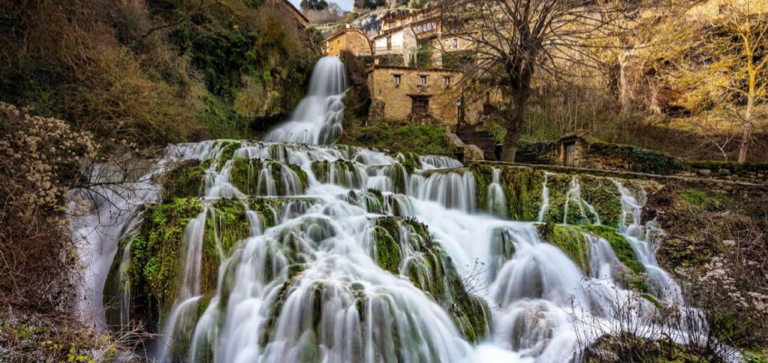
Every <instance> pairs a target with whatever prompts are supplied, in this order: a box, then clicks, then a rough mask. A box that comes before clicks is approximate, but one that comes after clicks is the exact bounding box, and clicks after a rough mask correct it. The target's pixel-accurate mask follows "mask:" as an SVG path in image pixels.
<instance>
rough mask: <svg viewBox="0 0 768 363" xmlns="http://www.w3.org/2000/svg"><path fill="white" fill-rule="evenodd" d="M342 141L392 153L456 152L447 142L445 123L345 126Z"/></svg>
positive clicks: (389, 123) (430, 153)
mask: <svg viewBox="0 0 768 363" xmlns="http://www.w3.org/2000/svg"><path fill="white" fill-rule="evenodd" d="M361 123H362V122H361ZM339 143H343V144H348V145H358V146H365V147H374V148H377V149H381V150H390V151H392V152H413V153H416V154H419V155H448V156H452V154H453V150H451V149H450V148H449V147H448V145H447V144H446V143H445V127H444V126H440V125H426V124H413V123H409V122H405V121H403V122H397V121H386V122H382V123H380V124H377V125H372V126H360V127H357V128H354V129H352V130H347V129H345V130H344V133H343V134H342V136H341V138H340V139H339Z"/></svg>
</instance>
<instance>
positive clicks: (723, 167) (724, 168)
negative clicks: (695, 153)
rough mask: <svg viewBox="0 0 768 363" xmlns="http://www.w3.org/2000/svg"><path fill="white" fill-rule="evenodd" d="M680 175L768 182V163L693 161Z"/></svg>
mask: <svg viewBox="0 0 768 363" xmlns="http://www.w3.org/2000/svg"><path fill="white" fill-rule="evenodd" d="M677 175H680V176H687V177H694V176H695V177H703V178H714V179H720V180H730V181H741V182H748V183H755V184H768V164H739V163H735V162H720V161H692V162H688V163H686V165H685V170H682V171H680V172H678V173H677Z"/></svg>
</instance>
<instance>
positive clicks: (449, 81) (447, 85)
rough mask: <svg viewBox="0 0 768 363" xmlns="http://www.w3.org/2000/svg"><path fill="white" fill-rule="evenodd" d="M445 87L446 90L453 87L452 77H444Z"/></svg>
mask: <svg viewBox="0 0 768 363" xmlns="http://www.w3.org/2000/svg"><path fill="white" fill-rule="evenodd" d="M443 85H444V86H445V88H450V87H451V77H450V76H445V77H443Z"/></svg>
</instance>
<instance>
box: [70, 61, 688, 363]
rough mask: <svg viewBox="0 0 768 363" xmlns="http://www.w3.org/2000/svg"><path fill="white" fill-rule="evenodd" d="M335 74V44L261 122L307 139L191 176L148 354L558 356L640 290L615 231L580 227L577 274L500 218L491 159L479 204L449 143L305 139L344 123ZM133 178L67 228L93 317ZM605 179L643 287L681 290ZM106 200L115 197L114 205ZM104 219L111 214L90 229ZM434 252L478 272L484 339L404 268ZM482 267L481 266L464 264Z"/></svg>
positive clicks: (265, 147) (575, 188) (132, 215)
mask: <svg viewBox="0 0 768 363" xmlns="http://www.w3.org/2000/svg"><path fill="white" fill-rule="evenodd" d="M339 72H340V73H339ZM343 78H344V76H343V66H341V65H340V62H339V61H338V59H335V58H324V59H323V60H321V61H320V63H318V66H317V67H316V70H315V73H314V75H313V79H312V89H311V90H310V95H309V96H308V99H305V100H304V101H302V104H301V105H300V106H299V108H298V109H297V110H296V112H295V113H294V116H293V117H292V119H293V120H292V121H289V122H287V123H286V124H284V125H282V126H280V127H279V128H277V129H275V130H273V131H272V133H270V135H269V136H268V139H270V140H282V141H298V142H305V144H298V143H275V142H264V143H260V142H242V143H240V144H239V147H238V149H237V150H235V151H234V157H235V158H242V159H247V160H253V161H258V162H260V163H261V164H259V165H262V166H263V167H262V168H261V169H260V170H259V171H258V174H256V170H255V169H252V168H253V167H251V169H249V174H253V175H251V176H250V178H251V179H252V180H253V183H248V187H247V188H246V190H241V189H238V188H237V187H235V185H234V183H233V181H232V173H233V165H234V163H233V161H232V160H229V161H226V162H224V163H222V164H221V165H218V163H216V162H213V163H210V165H209V166H208V169H207V171H206V177H205V179H204V180H201V195H200V196H201V197H202V199H203V200H204V208H203V211H202V213H200V215H199V216H198V217H197V218H193V219H192V220H191V221H190V222H189V225H188V226H187V228H186V230H185V233H184V241H183V248H184V252H183V254H182V257H181V261H180V263H181V264H182V267H183V268H182V273H181V277H180V280H179V293H178V294H177V296H176V300H175V302H174V304H173V308H172V309H171V311H170V312H168V313H167V314H166V316H162V317H160V322H159V325H158V326H157V327H154V328H155V329H156V330H157V331H158V332H159V333H160V334H161V335H162V336H161V337H160V338H159V339H157V340H156V341H155V344H156V346H155V348H154V349H152V352H150V354H151V355H153V357H154V358H155V359H157V360H158V361H160V362H171V361H188V362H209V361H213V362H304V361H317V362H358V361H359V362H363V361H364V362H379V361H384V362H533V361H536V362H567V361H569V360H570V359H571V358H572V357H573V356H574V353H575V352H576V348H577V345H578V341H579V339H587V340H592V339H595V338H596V337H597V336H598V335H599V334H600V331H599V329H598V330H592V331H589V332H580V331H578V329H579V325H578V324H577V321H578V320H582V319H584V320H590V319H592V320H594V321H595V322H597V325H599V326H602V325H605V326H609V325H611V315H610V313H609V311H610V309H611V307H612V306H613V305H614V304H615V303H616V302H618V301H622V300H624V299H626V298H627V297H628V296H631V295H633V294H636V293H635V292H633V291H630V290H626V289H624V288H622V287H621V286H622V284H621V283H620V277H619V276H618V275H617V271H619V270H621V269H622V267H623V266H622V265H621V262H620V261H619V259H618V258H617V257H616V254H615V253H614V251H613V250H612V247H611V245H610V244H609V243H608V242H607V241H605V240H603V239H601V238H599V237H596V236H592V235H588V236H589V242H590V243H589V244H588V246H587V247H585V248H589V249H590V251H591V252H590V253H589V256H590V257H589V258H590V260H589V263H588V265H589V269H588V271H587V272H585V270H583V269H582V268H580V267H579V266H578V265H577V264H576V263H574V262H573V261H572V260H571V259H570V258H569V257H568V256H567V255H566V254H565V253H564V252H563V251H561V250H560V249H558V248H557V247H556V246H554V245H553V244H550V243H547V242H546V241H543V240H542V239H541V237H540V236H539V232H538V230H537V225H538V223H537V222H534V221H530V222H525V221H510V220H506V215H507V211H506V199H505V196H504V191H503V189H502V187H501V185H500V182H501V181H500V179H501V171H499V170H494V172H493V176H492V184H491V185H490V186H489V187H488V188H489V189H488V191H487V195H488V197H489V199H490V200H489V201H487V203H486V205H488V209H487V210H478V207H477V206H478V205H479V203H478V201H477V200H475V198H476V183H475V178H474V176H473V174H472V173H471V172H468V171H466V170H465V169H460V168H459V167H461V166H462V165H461V163H459V162H458V161H456V160H453V159H451V158H446V157H436V156H423V157H420V158H419V159H418V160H414V162H415V163H416V164H417V165H416V167H415V169H413V170H408V169H407V168H406V167H405V160H406V156H405V155H390V154H387V153H384V152H380V151H374V150H369V149H364V148H353V147H347V146H318V145H312V144H326V143H330V142H332V141H333V140H334V139H335V136H336V135H337V134H338V132H340V124H339V122H340V117H341V116H340V114H341V112H343V106H342V105H341V98H342V97H343V94H344V88H345V82H344V80H343ZM337 127H338V128H337ZM222 145H223V143H221V142H217V141H206V142H201V143H195V144H180V145H172V146H170V147H168V148H167V150H166V153H165V156H164V157H163V159H161V160H159V161H158V164H159V165H160V167H159V168H158V170H155V171H153V172H152V173H149V174H148V176H151V175H154V174H156V173H159V172H162V171H163V170H164V169H165V168H166V167H167V166H170V165H174V164H175V163H178V162H180V161H184V160H201V161H202V160H208V159H214V160H216V159H218V158H219V157H221V155H222ZM242 159H239V160H242ZM251 171H253V173H251ZM303 174H306V184H305V183H304V182H302V177H301V176H302V175H303ZM551 176H552V175H551V174H547V175H546V177H545V179H544V180H545V183H544V184H543V185H542V189H541V191H540V192H541V195H542V199H543V200H544V203H543V204H542V206H541V212H540V213H539V216H538V219H539V221H542V220H543V218H544V217H543V216H544V213H545V211H546V210H547V209H548V208H551V207H550V206H549V199H550V191H549V189H548V188H547V186H546V181H547V180H548V179H549V178H550V177H551ZM142 180H145V181H144V182H143V183H144V184H143V185H142V186H143V187H144V188H142V190H144V192H142V193H138V194H135V195H130V196H129V198H122V199H120V198H117V197H115V200H116V201H117V200H118V199H119V200H122V202H117V203H113V204H109V203H105V201H104V200H102V199H99V198H92V199H91V201H92V202H94V203H97V204H99V205H102V206H103V208H99V209H94V211H93V212H92V213H91V214H88V215H86V216H84V217H82V218H80V219H78V220H77V221H75V223H74V224H73V227H72V229H73V232H74V233H75V234H76V235H78V236H82V238H83V239H84V241H85V243H84V244H83V245H84V247H83V248H82V250H81V255H82V256H83V258H84V260H85V261H86V262H87V263H89V264H88V266H89V268H88V275H87V276H88V278H87V279H86V282H85V283H84V284H83V288H82V295H83V299H82V300H83V304H82V307H81V310H82V312H83V313H84V314H86V315H88V314H89V312H90V314H92V315H96V317H95V319H94V321H103V313H97V314H93V313H94V312H99V311H101V309H102V307H101V301H102V296H101V294H102V293H101V291H102V289H103V286H104V280H105V279H106V275H107V272H108V270H109V268H110V265H111V264H112V259H113V258H114V256H115V253H116V251H117V249H118V247H117V246H118V241H119V240H121V239H122V238H124V237H126V236H130V235H131V233H135V230H136V226H137V224H138V223H140V221H141V212H140V208H138V206H140V205H142V204H147V203H152V202H155V201H156V200H157V193H158V189H157V188H158V187H157V186H156V185H154V184H153V183H152V182H151V178H149V177H145V178H142ZM614 182H615V186H616V188H617V189H618V190H619V191H620V194H621V205H622V211H623V213H622V214H623V217H622V219H621V224H620V226H619V228H618V230H619V232H620V233H622V235H623V236H624V237H625V238H626V239H627V240H628V241H629V242H630V243H631V245H632V248H633V249H634V251H635V253H636V254H637V256H638V260H639V261H640V262H641V263H642V265H644V266H645V269H646V270H647V271H648V276H649V278H650V280H651V283H650V285H651V287H652V288H651V289H650V291H649V293H650V294H651V295H653V296H655V297H656V298H657V299H659V300H663V301H668V302H672V301H680V292H679V288H678V287H677V285H676V284H675V283H674V281H673V280H672V279H671V278H670V277H669V275H668V274H667V273H666V272H664V271H663V270H662V269H661V268H659V267H658V265H657V264H656V261H655V258H654V256H653V254H654V250H655V238H654V237H655V236H657V235H658V234H659V233H661V232H660V231H659V230H658V229H656V228H655V227H654V226H653V225H652V224H651V225H649V226H644V225H642V224H641V223H640V211H641V209H642V199H643V198H642V196H641V195H640V194H642V193H641V192H638V191H635V192H632V191H630V190H629V189H627V188H625V187H624V186H623V185H622V184H621V183H620V182H619V181H614ZM376 191H378V192H380V193H381V194H380V195H379V194H378V192H376ZM248 196H250V197H251V198H262V200H271V201H273V202H274V203H275V204H272V205H273V206H274V207H272V208H273V209H272V212H273V213H274V217H275V218H274V223H272V224H271V225H268V224H267V221H266V220H265V219H264V218H263V215H261V214H259V213H256V211H253V210H251V208H250V204H249V200H248ZM110 197H111V196H110V195H107V198H110ZM582 197H583V196H582V195H581V189H580V187H579V182H578V180H577V179H576V178H574V179H573V181H572V182H571V185H570V190H569V191H568V192H567V195H566V208H568V207H567V206H568V204H573V203H575V205H577V206H578V208H580V215H581V216H582V219H583V220H585V221H587V222H588V223H595V224H599V223H600V216H598V213H597V212H596V211H595V209H594V208H592V206H591V205H589V204H588V203H587V202H586V201H584V199H583V198H582ZM223 198H235V200H240V201H242V203H243V205H244V208H245V210H246V213H247V219H248V223H249V228H248V230H249V236H248V237H247V238H245V239H243V240H241V241H239V242H237V244H236V245H235V246H234V247H232V248H231V249H229V250H228V251H225V250H224V249H223V248H222V246H221V245H220V242H219V241H218V239H217V240H216V243H217V246H216V248H217V250H218V254H219V255H220V261H221V264H220V267H219V271H218V278H217V282H216V287H215V291H213V292H212V293H210V294H209V295H208V296H203V295H204V294H203V292H202V291H201V282H200V279H201V276H200V274H201V272H200V270H201V264H202V263H203V262H202V260H201V253H202V249H203V240H204V234H205V233H208V232H207V231H205V228H204V225H205V224H206V220H208V219H210V218H216V216H215V213H216V212H215V211H214V209H213V208H209V207H208V205H209V203H214V202H215V201H218V200H221V199H223ZM568 202H572V203H568ZM118 207H121V209H124V210H126V211H127V212H126V213H121V214H114V213H113V214H110V211H112V212H114V211H115V210H116V209H115V208H118ZM567 215H568V213H567V211H566V213H565V216H566V217H565V218H566V219H565V220H563V223H564V224H566V223H575V222H576V221H570V220H567ZM384 216H398V217H402V218H403V219H400V220H399V221H400V222H397V223H398V224H397V225H396V226H397V227H396V228H397V230H398V231H399V232H398V233H396V234H397V235H399V237H398V236H392V237H393V238H394V239H395V240H398V241H399V243H400V246H402V247H401V250H400V252H399V253H400V255H401V256H400V257H402V261H401V263H400V264H399V265H398V266H395V267H394V269H387V268H384V267H383V265H382V261H379V258H380V257H378V256H379V254H378V252H379V251H377V243H376V239H377V238H379V237H377V236H379V234H380V233H381V227H378V226H377V223H378V222H377V221H378V220H380V218H382V217H384ZM410 219H413V220H417V221H419V222H421V223H424V224H425V225H426V226H427V227H428V229H429V233H430V234H431V235H432V239H433V241H434V244H435V245H434V246H431V247H429V248H431V250H424V248H425V247H424V241H422V240H420V239H419V238H420V237H418V235H416V234H414V233H415V232H413V231H412V230H410V229H408V227H407V226H406V223H404V222H403V221H404V220H410ZM102 225H103V226H108V227H101V228H100V227H99V226H102ZM93 231H100V232H99V233H93ZM89 232H90V233H89ZM430 243H431V242H430ZM126 246H127V247H125V252H124V253H123V254H122V255H123V261H122V262H121V263H120V264H119V265H120V269H119V271H120V275H121V276H122V277H121V281H122V283H121V285H120V286H121V292H122V293H121V295H120V299H122V300H123V301H121V304H122V305H121V306H122V312H121V322H120V323H121V324H124V325H127V324H126V323H127V322H128V321H130V320H131V317H130V316H129V310H130V309H129V308H128V307H127V304H128V302H129V301H130V294H129V289H130V282H129V281H127V277H126V276H123V275H125V271H126V269H127V268H126V267H125V265H128V264H130V263H131V261H130V258H131V256H130V255H131V254H130V248H131V244H130V243H129V244H127V245H126ZM430 251H431V252H430ZM435 251H437V252H435ZM442 251H444V252H442ZM430 253H437V256H440V253H444V254H445V255H447V256H448V257H449V258H445V259H443V260H438V262H437V263H443V264H449V265H440V266H442V267H439V269H440V270H441V271H442V270H443V269H451V268H455V269H456V270H458V272H459V273H460V274H461V275H462V276H463V277H465V281H464V282H465V283H467V284H469V280H467V279H466V277H467V276H474V277H475V278H476V279H474V280H473V281H474V284H475V286H474V287H473V288H471V290H472V291H470V292H472V293H474V294H476V295H478V296H479V297H480V298H481V299H482V300H483V301H485V302H486V303H487V304H488V306H489V307H490V310H488V311H489V314H490V316H489V317H490V329H489V334H487V335H484V336H480V337H478V341H477V343H472V342H470V341H468V339H467V338H466V337H465V335H464V334H462V331H461V327H460V326H457V325H456V321H455V320H454V319H453V318H452V314H455V311H454V307H453V306H451V305H450V304H448V305H445V304H442V303H441V301H444V300H445V299H446V298H447V299H448V300H449V301H452V296H451V295H450V294H451V292H446V294H447V295H446V296H432V294H430V293H427V292H425V291H423V290H422V289H421V288H419V287H417V286H416V284H415V283H414V280H413V278H412V277H413V276H414V275H413V274H412V272H413V271H417V274H416V275H417V276H430V275H429V274H430V273H435V271H436V269H438V267H435V266H436V265H434V263H435V260H430V258H431V257H430V256H431V255H430ZM433 256H434V255H433ZM446 261H447V262H446ZM450 264H452V265H453V267H451V266H450ZM478 265H479V266H481V267H482V266H485V267H486V268H480V269H475V270H473V268H472V266H478ZM624 269H626V268H624ZM419 271H420V272H419ZM472 271H474V272H472ZM419 273H422V274H421V275H419ZM425 274H426V275H425ZM445 276H448V275H445ZM448 278H449V277H443V278H441V279H436V280H434V281H428V280H420V282H419V285H421V286H422V287H424V286H434V285H433V284H447V283H448V282H447V281H448V280H447V279H448ZM446 286H447V285H446ZM469 287H470V286H467V288H468V289H469ZM434 291H438V290H434ZM454 293H455V292H454ZM204 299H207V300H208V301H209V302H208V305H207V307H206V306H204V305H201V302H202V301H203V300H204ZM203 308H204V309H203ZM653 309H654V308H653V306H652V304H650V303H645V300H643V299H638V302H637V306H636V311H637V315H638V318H639V317H640V316H642V315H643V314H648V313H650V312H652V311H653ZM201 312H202V313H201ZM149 328H150V330H152V328H153V327H149ZM585 337H586V338H585Z"/></svg>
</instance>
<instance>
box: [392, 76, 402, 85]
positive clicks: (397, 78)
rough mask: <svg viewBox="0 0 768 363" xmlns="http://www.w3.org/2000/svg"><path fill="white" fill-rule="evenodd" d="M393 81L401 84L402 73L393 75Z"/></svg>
mask: <svg viewBox="0 0 768 363" xmlns="http://www.w3.org/2000/svg"><path fill="white" fill-rule="evenodd" d="M392 83H394V84H395V86H399V85H400V75H399V74H395V75H392Z"/></svg>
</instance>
